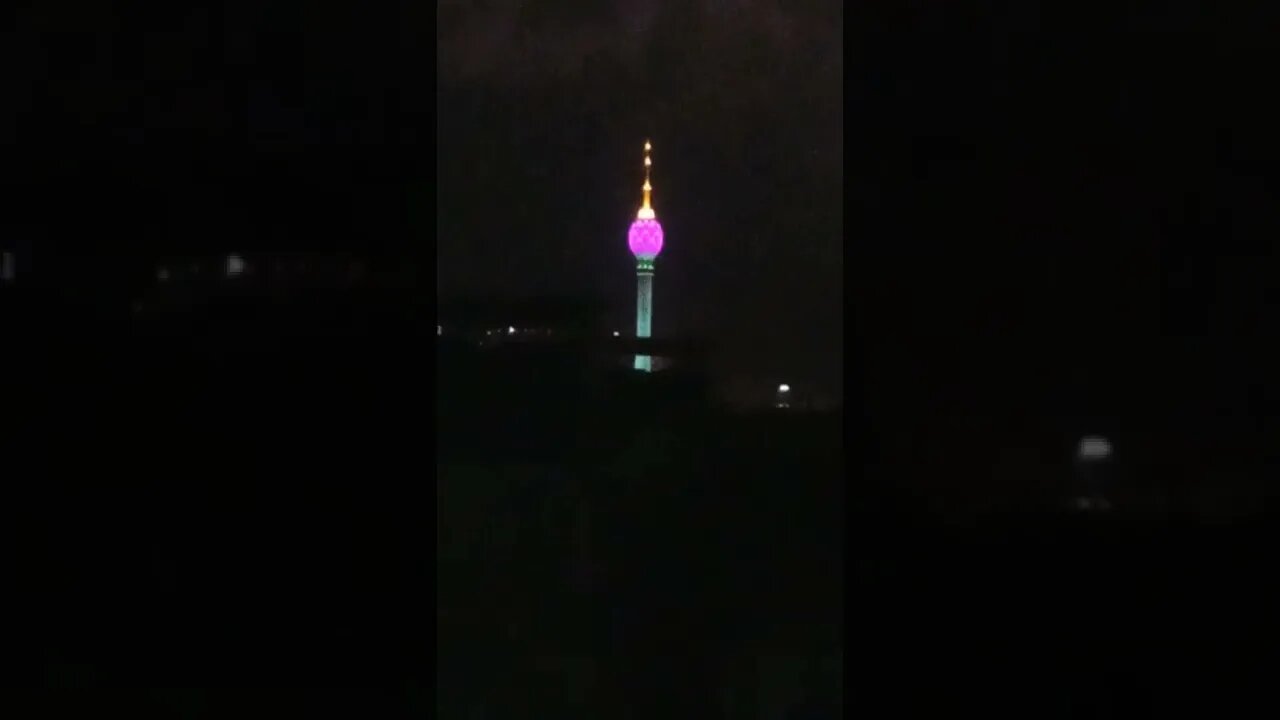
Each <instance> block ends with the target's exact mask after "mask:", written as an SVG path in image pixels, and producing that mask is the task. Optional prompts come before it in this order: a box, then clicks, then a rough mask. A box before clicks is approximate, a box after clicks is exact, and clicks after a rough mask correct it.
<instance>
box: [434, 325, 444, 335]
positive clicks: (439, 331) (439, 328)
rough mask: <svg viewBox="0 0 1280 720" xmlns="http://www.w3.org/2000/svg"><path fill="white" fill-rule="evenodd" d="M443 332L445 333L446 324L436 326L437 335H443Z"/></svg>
mask: <svg viewBox="0 0 1280 720" xmlns="http://www.w3.org/2000/svg"><path fill="white" fill-rule="evenodd" d="M443 334H444V326H443V325H437V326H436V335H443Z"/></svg>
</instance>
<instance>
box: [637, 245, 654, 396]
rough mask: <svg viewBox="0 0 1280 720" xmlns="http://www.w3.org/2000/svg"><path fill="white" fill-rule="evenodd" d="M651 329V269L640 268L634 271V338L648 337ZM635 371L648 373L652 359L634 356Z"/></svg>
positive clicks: (647, 356) (651, 367)
mask: <svg viewBox="0 0 1280 720" xmlns="http://www.w3.org/2000/svg"><path fill="white" fill-rule="evenodd" d="M652 327H653V268H652V266H650V267H645V266H643V265H642V266H641V267H639V268H638V269H637V270H636V337H638V338H647V337H649V334H650V330H651V329H652ZM636 369H637V370H641V371H644V372H649V371H650V370H652V369H653V358H652V357H650V356H649V355H636Z"/></svg>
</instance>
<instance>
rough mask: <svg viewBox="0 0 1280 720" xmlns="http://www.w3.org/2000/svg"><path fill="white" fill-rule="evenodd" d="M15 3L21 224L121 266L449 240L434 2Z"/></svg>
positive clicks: (9, 155)
mask: <svg viewBox="0 0 1280 720" xmlns="http://www.w3.org/2000/svg"><path fill="white" fill-rule="evenodd" d="M15 16H16V17H15V20H14V27H13V32H12V33H11V34H10V35H8V36H7V37H8V40H6V42H5V43H4V47H3V48H0V57H2V58H3V64H4V66H5V68H6V70H5V72H4V77H3V82H4V86H5V94H6V106H7V107H10V108H11V109H12V110H13V112H10V113H6V114H5V115H4V117H3V119H0V132H2V133H3V135H4V137H5V139H6V142H7V152H6V163H5V166H6V167H5V173H4V174H5V179H6V185H7V186H8V190H9V191H10V198H11V199H14V200H16V201H15V202H13V207H12V209H11V211H10V212H8V213H7V214H6V218H5V221H4V222H5V225H6V226H7V227H6V230H5V233H6V235H7V236H9V237H11V238H13V237H21V238H24V239H26V240H28V241H30V242H31V243H32V244H33V245H36V246H39V248H40V249H41V251H42V253H43V254H44V255H46V256H48V255H50V254H57V255H59V256H64V257H65V256H70V255H75V254H80V253H87V252H92V253H98V254H102V255H107V256H110V257H112V258H120V259H121V261H122V262H124V261H126V259H128V258H131V259H138V258H141V257H145V256H147V255H149V254H157V253H159V254H164V253H174V252H186V251H202V250H211V251H225V250H227V249H232V248H239V249H245V250H249V249H272V250H277V249H278V250H283V249H291V250H311V249H315V250H325V249H344V250H352V249H362V250H367V251H369V252H372V253H380V252H406V251H408V250H409V248H410V244H409V239H410V238H411V237H412V235H413V234H414V233H415V232H416V233H418V234H420V235H422V237H421V238H420V242H423V243H429V242H430V238H429V228H430V225H429V223H428V222H426V218H427V217H428V216H429V213H430V212H431V203H430V184H431V177H430V172H429V166H430V163H429V161H426V160H418V158H419V157H424V156H426V157H429V148H428V147H426V143H428V142H429V139H428V138H429V128H430V125H431V102H430V92H429V89H427V88H424V87H422V86H423V85H425V84H426V83H427V82H429V81H424V80H423V79H422V76H423V75H424V74H425V73H426V71H427V69H429V68H430V66H431V57H430V49H429V45H422V40H421V35H422V34H423V33H425V32H426V31H425V30H424V28H426V27H428V26H429V24H430V17H429V15H425V14H424V15H423V16H422V17H415V16H414V15H413V14H412V13H411V11H410V10H408V9H401V8H395V9H390V8H388V9H383V10H379V9H377V8H366V7H359V8H357V7H356V6H354V5H343V4H337V5H334V4H328V5H325V6H323V7H321V6H316V5H315V4H313V3H305V4H304V3H299V2H284V3H270V4H267V5H262V6H257V5H255V6H252V7H248V6H246V7H243V8H238V9H237V8H231V7H227V8H219V9H217V10H209V9H199V8H190V7H186V6H183V7H177V6H174V7H172V8H162V9H153V10H148V11H146V12H142V11H136V10H129V9H122V8H115V7H113V6H112V7H108V6H103V5H101V4H100V3H86V2H62V3H52V4H45V3H41V4H39V5H38V6H34V7H31V8H26V9H24V10H21V11H18V12H16V13H15ZM418 46H420V47H418ZM415 48H416V49H415ZM415 165H416V167H415ZM424 254H425V253H424Z"/></svg>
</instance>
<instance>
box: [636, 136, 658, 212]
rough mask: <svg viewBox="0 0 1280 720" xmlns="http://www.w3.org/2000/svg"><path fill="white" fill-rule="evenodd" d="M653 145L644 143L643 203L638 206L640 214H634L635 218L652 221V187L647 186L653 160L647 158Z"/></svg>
mask: <svg viewBox="0 0 1280 720" xmlns="http://www.w3.org/2000/svg"><path fill="white" fill-rule="evenodd" d="M652 150H653V145H652V144H650V143H649V141H648V140H645V141H644V203H643V204H642V205H641V206H640V212H638V213H636V217H638V218H639V219H641V220H652V219H653V218H654V212H653V205H652V204H650V194H651V193H652V192H653V185H651V184H649V169H650V168H651V167H653V159H652V158H650V157H649V153H650V151H652Z"/></svg>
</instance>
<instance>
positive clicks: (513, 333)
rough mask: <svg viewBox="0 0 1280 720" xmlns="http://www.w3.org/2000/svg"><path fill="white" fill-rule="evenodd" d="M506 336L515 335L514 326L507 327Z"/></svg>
mask: <svg viewBox="0 0 1280 720" xmlns="http://www.w3.org/2000/svg"><path fill="white" fill-rule="evenodd" d="M507 334H508V335H515V334H516V329H515V326H508V327H507Z"/></svg>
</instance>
